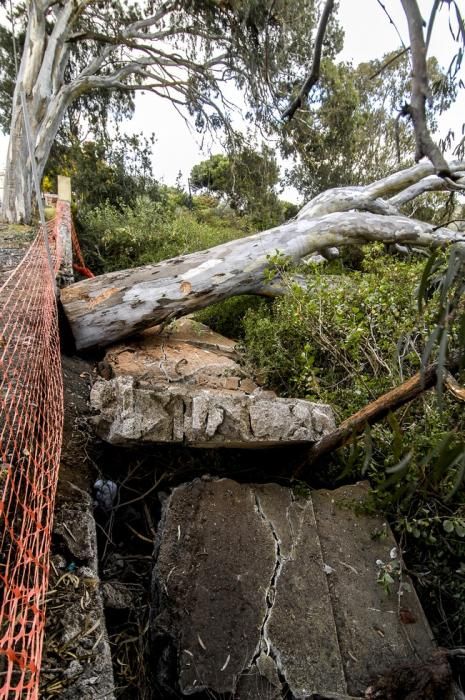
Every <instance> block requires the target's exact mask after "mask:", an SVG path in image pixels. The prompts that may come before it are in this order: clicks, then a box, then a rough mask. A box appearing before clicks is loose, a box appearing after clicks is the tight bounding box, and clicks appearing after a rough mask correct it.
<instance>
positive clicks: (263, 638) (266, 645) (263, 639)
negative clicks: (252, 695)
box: [250, 491, 293, 700]
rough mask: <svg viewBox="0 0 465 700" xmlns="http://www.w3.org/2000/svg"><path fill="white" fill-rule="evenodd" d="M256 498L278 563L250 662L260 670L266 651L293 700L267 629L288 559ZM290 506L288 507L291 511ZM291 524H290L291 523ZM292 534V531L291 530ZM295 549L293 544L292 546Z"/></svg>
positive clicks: (283, 693)
mask: <svg viewBox="0 0 465 700" xmlns="http://www.w3.org/2000/svg"><path fill="white" fill-rule="evenodd" d="M254 497H255V509H256V511H257V513H258V514H259V516H260V517H261V519H262V520H263V521H264V522H265V523H266V524H267V525H268V526H269V528H270V530H271V534H272V535H273V539H274V541H275V552H276V561H275V566H274V569H273V573H272V575H271V579H270V584H269V586H268V588H267V591H266V595H265V601H266V606H267V610H266V612H265V616H264V618H263V622H262V625H261V628H260V638H259V640H258V644H257V650H256V652H255V654H254V656H253V658H252V660H251V662H250V668H251V667H252V666H255V667H256V668H258V664H257V661H258V659H259V657H260V654H261V653H262V651H265V653H266V656H269V657H270V658H271V659H272V660H273V662H274V665H275V668H276V673H277V676H278V679H279V682H280V683H281V693H282V697H283V698H287V699H288V700H293V696H292V694H291V692H290V689H289V685H288V683H287V679H286V676H285V673H284V670H283V668H282V666H281V664H280V662H279V655H278V654H277V653H276V651H275V649H274V647H273V643H272V641H271V639H270V638H269V636H268V632H267V627H268V622H269V620H270V616H271V613H272V611H273V606H274V603H275V600H276V586H277V582H278V579H279V576H280V574H281V571H282V568H283V566H284V563H285V561H287V558H286V557H284V556H283V555H282V552H281V540H280V538H279V536H278V533H277V532H276V528H275V526H274V523H273V520H272V518H269V517H268V516H267V515H266V513H265V512H264V510H263V508H262V505H261V503H260V497H259V495H258V494H257V492H256V491H254ZM289 507H290V505H289V506H288V509H289ZM289 524H290V523H289ZM291 532H292V530H291ZM292 547H293V544H292Z"/></svg>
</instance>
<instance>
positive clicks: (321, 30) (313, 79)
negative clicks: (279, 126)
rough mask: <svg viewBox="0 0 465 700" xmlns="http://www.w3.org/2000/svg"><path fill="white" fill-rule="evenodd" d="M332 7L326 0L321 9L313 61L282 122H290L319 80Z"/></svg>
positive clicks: (332, 4)
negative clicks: (322, 53)
mask: <svg viewBox="0 0 465 700" xmlns="http://www.w3.org/2000/svg"><path fill="white" fill-rule="evenodd" d="M333 7H334V0H326V4H325V6H324V8H323V13H322V15H321V19H320V23H319V25H318V31H317V34H316V38H315V48H314V51H313V61H312V67H311V70H310V74H309V76H308V78H307V79H306V81H305V82H304V84H303V85H302V87H301V89H300V92H299V94H298V95H297V97H296V98H295V100H293V101H292V102H291V104H290V105H289V107H288V108H287V109H286V110H285V112H283V114H282V115H281V119H282V120H283V121H284V120H285V119H287V120H288V121H290V120H291V119H292V117H293V116H294V114H295V113H296V112H297V110H298V109H299V108H300V107H302V105H303V103H304V100H305V99H306V98H307V97H308V95H309V92H310V90H311V89H312V87H313V86H314V85H316V83H317V82H318V80H319V78H320V65H321V52H322V49H323V40H324V38H325V33H326V27H327V25H328V21H329V17H330V15H331V12H332V10H333Z"/></svg>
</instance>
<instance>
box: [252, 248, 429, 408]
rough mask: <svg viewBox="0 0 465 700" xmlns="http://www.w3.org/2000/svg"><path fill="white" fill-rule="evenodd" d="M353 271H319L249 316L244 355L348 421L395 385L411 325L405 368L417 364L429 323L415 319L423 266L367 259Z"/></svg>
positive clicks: (277, 381)
mask: <svg viewBox="0 0 465 700" xmlns="http://www.w3.org/2000/svg"><path fill="white" fill-rule="evenodd" d="M363 266H364V268H365V270H366V269H367V268H368V269H369V271H353V272H351V273H350V274H337V275H336V274H327V273H326V272H320V271H318V270H315V271H314V274H312V275H311V276H309V278H308V289H307V290H302V289H301V288H299V287H297V286H291V287H290V293H289V294H288V295H287V296H286V297H283V298H281V299H279V300H278V301H276V303H275V304H274V305H273V307H272V308H268V309H267V311H264V310H263V309H260V310H259V311H250V312H249V313H248V314H247V315H246V317H245V320H244V324H245V339H246V346H247V352H248V354H249V357H250V359H251V360H252V361H253V362H254V363H255V364H257V365H258V366H260V368H261V369H262V370H263V371H264V372H265V373H266V375H267V377H268V381H269V383H270V384H272V385H273V386H274V387H276V388H278V389H279V390H280V391H281V392H283V393H285V394H288V395H291V394H292V395H294V396H300V397H307V398H310V399H316V400H320V401H327V402H329V403H332V404H333V405H334V406H335V410H336V412H337V413H338V417H339V418H341V419H343V418H345V417H347V416H348V415H350V414H351V413H353V412H354V411H355V410H357V409H358V408H360V407H361V406H363V405H364V404H365V403H368V402H369V401H370V400H373V399H374V398H375V397H376V396H378V395H379V394H380V393H382V392H383V391H384V390H387V389H388V388H389V387H391V386H393V385H394V384H396V383H398V381H399V379H400V371H401V370H400V365H399V363H398V362H396V360H395V355H396V352H397V344H398V341H399V339H400V338H402V336H406V335H407V333H409V332H410V331H411V329H412V327H413V326H414V325H417V327H418V335H417V341H416V346H412V347H407V349H406V351H405V352H404V355H403V358H402V371H403V372H404V373H405V374H409V373H410V372H411V371H413V370H414V369H417V368H418V366H419V360H420V358H419V355H418V349H419V347H420V346H421V341H422V339H423V337H425V336H426V331H427V326H426V325H425V322H424V321H423V320H420V319H418V318H417V317H418V312H417V308H416V299H415V287H416V285H417V283H418V278H419V274H420V270H421V264H420V263H412V262H402V261H398V260H394V259H390V258H386V257H380V258H373V257H370V259H369V260H366V261H365V262H364V264H363Z"/></svg>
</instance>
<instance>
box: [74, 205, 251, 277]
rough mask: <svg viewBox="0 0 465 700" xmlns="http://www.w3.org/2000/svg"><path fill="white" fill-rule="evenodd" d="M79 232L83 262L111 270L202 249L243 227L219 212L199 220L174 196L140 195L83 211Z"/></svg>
mask: <svg viewBox="0 0 465 700" xmlns="http://www.w3.org/2000/svg"><path fill="white" fill-rule="evenodd" d="M79 225H80V228H79V232H80V237H81V242H82V247H83V250H84V255H85V258H86V261H87V265H88V266H89V267H90V268H91V269H92V270H93V271H94V272H111V271H113V270H122V269H126V268H130V267H136V266H138V265H145V264H147V263H156V262H160V261H161V260H166V259H168V258H172V257H175V256H177V255H184V254H186V253H192V252H195V251H197V250H204V249H207V248H210V247H212V246H215V245H219V244H220V243H224V242H226V241H229V240H233V239H235V238H239V237H241V236H243V235H244V234H245V233H247V231H244V230H243V229H240V228H238V227H237V226H234V225H233V223H232V222H231V221H230V220H229V219H226V220H224V219H223V218H222V217H221V216H216V217H211V218H210V220H209V221H202V220H201V219H199V216H198V215H197V213H196V212H195V211H191V210H189V209H187V208H185V207H181V206H179V205H178V204H177V202H176V200H173V199H172V200H171V201H170V200H169V199H168V200H166V199H165V200H164V201H161V202H154V201H152V200H151V199H149V198H148V197H139V198H138V199H137V201H136V206H135V207H129V206H125V205H120V206H119V207H116V206H113V205H112V204H110V203H108V202H107V203H106V204H104V205H102V206H100V207H97V208H95V209H92V210H90V211H87V212H84V213H83V214H82V215H81V218H80V220H79Z"/></svg>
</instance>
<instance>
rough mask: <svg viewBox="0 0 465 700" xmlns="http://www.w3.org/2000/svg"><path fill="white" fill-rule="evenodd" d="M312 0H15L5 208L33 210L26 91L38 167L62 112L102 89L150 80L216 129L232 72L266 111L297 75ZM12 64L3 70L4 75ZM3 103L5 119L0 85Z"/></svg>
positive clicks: (224, 119)
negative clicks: (16, 53)
mask: <svg viewBox="0 0 465 700" xmlns="http://www.w3.org/2000/svg"><path fill="white" fill-rule="evenodd" d="M317 5H318V3H317V2H315V0H295V1H294V2H292V3H289V2H287V1H286V0H263V1H260V2H258V1H257V0H140V1H139V2H126V1H125V0H111V1H109V0H98V1H97V0H73V1H71V0H67V1H66V2H58V1H57V0H18V1H17V2H16V3H13V15H14V17H16V24H17V35H18V37H19V38H20V41H19V44H20V47H21V55H20V61H19V67H18V74H17V80H16V82H15V87H14V93H13V99H12V107H11V119H10V125H9V132H10V144H9V149H8V156H7V163H6V172H5V190H4V202H3V215H4V217H5V218H6V219H7V220H9V221H13V220H28V219H29V218H30V215H31V190H32V187H31V165H30V161H29V158H28V153H27V144H26V138H25V130H24V118H23V104H24V101H25V103H26V105H27V112H28V114H29V120H30V124H31V131H32V141H33V145H34V156H35V160H36V163H37V168H38V172H39V176H40V175H41V174H42V173H43V171H44V167H45V165H46V162H47V159H48V157H49V154H50V149H51V147H52V144H53V142H54V139H55V137H56V136H57V133H58V131H59V128H60V125H61V124H62V123H63V119H64V118H65V115H66V114H68V116H69V117H70V118H71V119H72V118H73V116H74V118H75V119H76V116H77V115H76V111H74V115H73V112H72V110H71V112H70V108H72V106H73V105H76V104H77V105H78V106H79V100H81V101H82V100H83V99H85V98H88V99H91V96H92V95H96V94H97V91H98V94H99V96H100V97H102V96H104V95H108V94H109V92H110V91H115V90H116V91H118V92H119V94H121V93H127V94H128V95H129V97H131V96H132V95H133V94H134V92H135V91H136V90H145V91H149V90H150V91H152V92H153V93H155V94H157V95H159V96H161V97H164V98H167V99H168V100H170V101H171V102H172V104H173V105H174V106H175V107H177V108H187V110H188V111H189V112H190V113H191V115H193V116H195V123H196V126H197V127H198V128H199V129H202V128H206V127H211V128H216V127H218V126H220V125H222V126H224V125H226V126H227V125H228V122H229V108H230V105H229V103H228V101H227V99H226V98H225V97H224V92H223V88H224V86H225V84H226V82H227V81H228V80H234V81H235V83H236V85H238V86H239V87H240V88H241V90H242V91H243V93H244V95H245V97H246V99H247V100H248V103H249V105H250V107H251V114H252V112H253V113H254V114H255V115H256V116H257V117H258V119H262V120H265V119H267V118H268V117H269V110H270V109H273V106H274V104H275V100H276V97H277V95H278V94H279V92H280V90H283V89H284V90H286V89H287V88H286V86H288V85H289V84H290V82H291V81H294V80H296V79H298V78H299V76H300V75H301V74H302V71H303V68H304V67H305V64H306V57H307V53H308V45H309V42H310V41H311V34H312V28H313V26H314V24H315V19H316V15H317ZM3 32H4V36H3V40H5V38H6V37H5V30H3ZM332 37H333V39H335V38H336V39H337V40H335V41H332V40H331V36H330V35H329V38H328V41H327V45H326V46H327V50H329V49H330V46H331V44H333V46H334V47H336V45H337V41H340V35H339V38H337V37H338V35H337V32H336V31H335V30H334V28H333V32H332ZM3 43H4V41H3ZM7 69H8V66H5V65H4V66H3V68H2V69H1V70H2V71H3V76H2V77H3V79H4V82H3V84H4V85H5V86H6V82H7V81H5V71H6V70H7ZM10 70H11V65H10ZM11 87H12V85H11V81H10V89H11ZM22 95H23V96H24V97H23V98H22ZM22 100H23V102H22ZM81 104H82V102H81ZM91 106H92V105H91ZM0 108H3V113H4V119H5V115H6V113H7V111H8V109H7V106H6V104H5V99H4V96H3V97H2V100H1V101H0ZM129 108H130V103H129ZM92 113H93V110H90V114H91V116H92ZM90 126H92V124H90ZM154 126H156V123H155V124H154Z"/></svg>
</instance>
